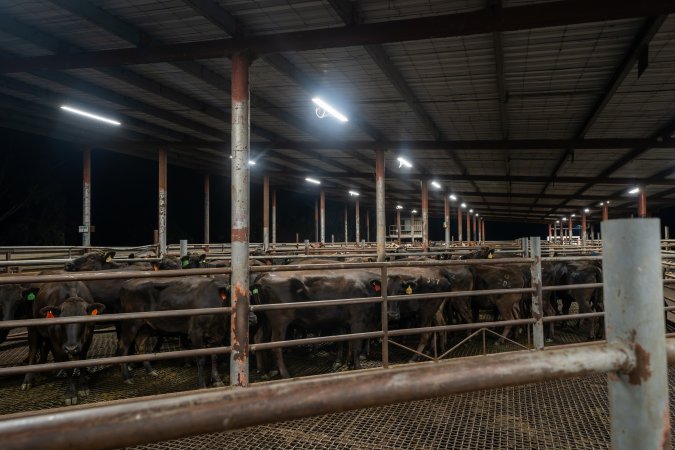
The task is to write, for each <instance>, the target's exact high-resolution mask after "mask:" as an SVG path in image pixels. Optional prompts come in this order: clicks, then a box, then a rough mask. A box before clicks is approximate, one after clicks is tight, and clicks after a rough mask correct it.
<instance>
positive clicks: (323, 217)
mask: <svg viewBox="0 0 675 450" xmlns="http://www.w3.org/2000/svg"><path fill="white" fill-rule="evenodd" d="M319 195H320V200H321V208H320V209H321V243H322V244H325V243H326V193H325V192H324V190H323V189H321V193H320V194H319Z"/></svg>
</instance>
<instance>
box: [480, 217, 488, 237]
mask: <svg viewBox="0 0 675 450" xmlns="http://www.w3.org/2000/svg"><path fill="white" fill-rule="evenodd" d="M481 220H482V221H483V222H482V225H481V226H482V227H483V241H487V238H486V237H485V219H481Z"/></svg>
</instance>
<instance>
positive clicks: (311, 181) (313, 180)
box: [305, 177, 321, 184]
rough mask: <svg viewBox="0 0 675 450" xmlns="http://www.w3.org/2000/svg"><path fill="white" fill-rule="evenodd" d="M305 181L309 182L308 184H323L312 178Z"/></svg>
mask: <svg viewBox="0 0 675 450" xmlns="http://www.w3.org/2000/svg"><path fill="white" fill-rule="evenodd" d="M305 181H308V182H310V183H314V184H321V181H319V180H317V179H316V178H311V177H307V178H305Z"/></svg>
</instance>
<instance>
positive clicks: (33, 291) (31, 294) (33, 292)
mask: <svg viewBox="0 0 675 450" xmlns="http://www.w3.org/2000/svg"><path fill="white" fill-rule="evenodd" d="M38 292H40V288H35V287H34V288H28V289H24V290H23V292H22V297H23V299H24V300H28V301H29V302H32V301H34V300H35V299H36V298H37V295H38Z"/></svg>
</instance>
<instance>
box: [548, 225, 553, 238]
mask: <svg viewBox="0 0 675 450" xmlns="http://www.w3.org/2000/svg"><path fill="white" fill-rule="evenodd" d="M552 232H553V227H551V224H550V223H549V224H548V241H549V242H551V239H553V234H552Z"/></svg>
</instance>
